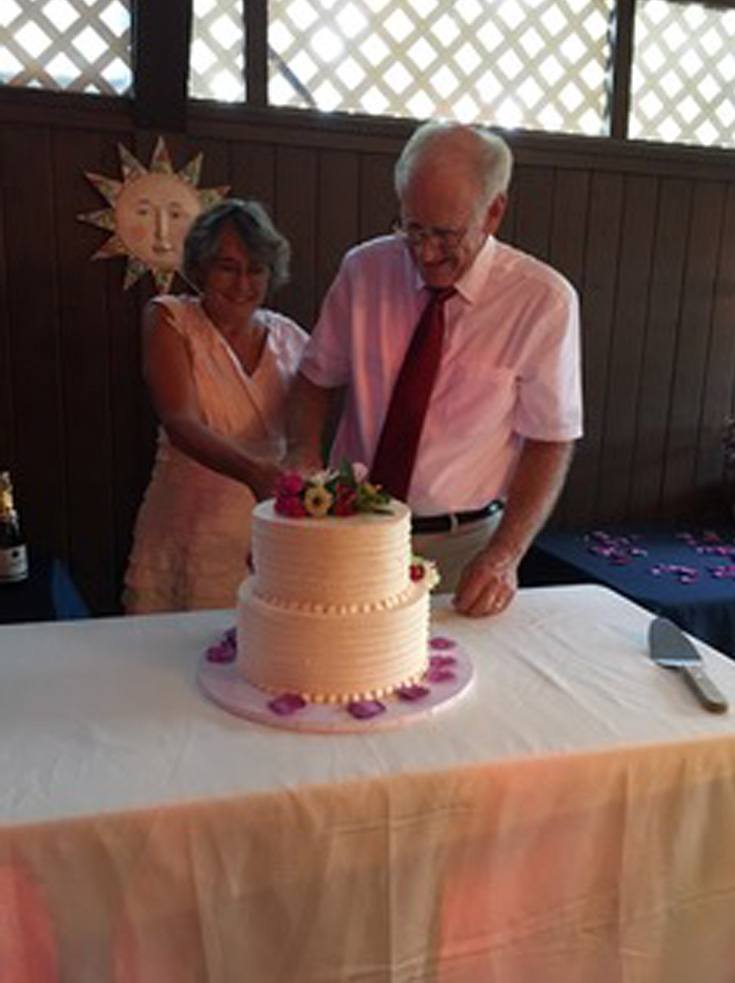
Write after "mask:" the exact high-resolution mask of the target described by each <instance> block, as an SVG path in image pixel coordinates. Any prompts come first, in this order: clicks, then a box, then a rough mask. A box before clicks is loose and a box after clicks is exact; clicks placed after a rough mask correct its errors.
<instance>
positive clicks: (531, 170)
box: [513, 166, 554, 260]
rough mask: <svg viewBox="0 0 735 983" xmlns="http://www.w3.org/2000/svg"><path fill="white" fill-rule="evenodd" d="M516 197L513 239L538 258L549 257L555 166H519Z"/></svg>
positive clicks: (514, 194) (514, 195)
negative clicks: (553, 167)
mask: <svg viewBox="0 0 735 983" xmlns="http://www.w3.org/2000/svg"><path fill="white" fill-rule="evenodd" d="M513 197H514V199H515V201H514V207H515V228H514V232H513V242H514V243H515V244H516V245H517V246H519V247H520V248H521V249H524V250H525V251H526V252H529V253H530V254H531V255H532V256H535V257H536V258H537V259H541V260H547V259H548V257H549V245H550V242H551V223H552V209H553V203H554V170H553V169H552V168H550V167H527V166H524V167H517V168H516V186H515V190H514V193H513Z"/></svg>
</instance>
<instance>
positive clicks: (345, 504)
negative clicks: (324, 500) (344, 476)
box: [332, 486, 357, 516]
mask: <svg viewBox="0 0 735 983" xmlns="http://www.w3.org/2000/svg"><path fill="white" fill-rule="evenodd" d="M356 501H357V494H356V493H355V492H354V491H353V490H352V489H351V488H344V487H342V488H340V487H339V486H338V487H337V495H336V498H335V499H334V506H333V508H332V511H333V512H334V514H335V515H343V516H344V515H354V514H355V512H356V511H357V510H356V509H355V502H356Z"/></svg>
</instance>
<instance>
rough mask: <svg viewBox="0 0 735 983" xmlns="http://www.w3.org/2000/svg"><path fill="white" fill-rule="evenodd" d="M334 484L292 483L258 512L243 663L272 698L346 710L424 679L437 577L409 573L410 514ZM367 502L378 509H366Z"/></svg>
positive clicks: (241, 597) (243, 621)
mask: <svg viewBox="0 0 735 983" xmlns="http://www.w3.org/2000/svg"><path fill="white" fill-rule="evenodd" d="M348 468H349V466H348ZM331 474H332V483H331V485H330V483H329V481H328V480H327V481H326V482H325V481H324V480H323V479H322V480H321V481H312V483H311V484H310V485H309V484H308V483H303V480H302V479H300V478H297V477H296V476H290V477H291V478H292V479H293V480H292V484H291V486H290V489H291V490H296V489H297V491H295V493H294V494H290V493H287V494H281V495H280V496H279V498H277V499H275V500H273V499H271V500H269V501H267V502H261V503H260V504H259V505H257V506H256V507H255V509H254V510H253V514H252V525H251V536H252V547H251V548H252V557H253V565H254V570H255V572H254V575H253V576H252V577H249V578H248V579H247V580H245V581H244V582H243V584H242V586H241V588H240V591H239V594H238V623H237V649H238V654H237V664H238V669H239V671H240V672H241V673H242V675H243V676H244V677H245V678H246V679H247V681H248V682H250V683H252V684H254V685H255V686H258V687H259V688H261V689H264V690H266V691H268V692H273V693H294V694H298V695H300V696H302V697H303V698H304V699H307V700H309V701H313V702H335V703H336V702H340V703H341V702H345V703H346V702H351V701H355V700H365V699H375V698H379V697H381V696H384V695H386V694H388V693H390V692H392V691H393V690H395V689H397V688H400V687H403V686H410V685H412V684H414V683H415V682H416V681H418V680H419V679H420V677H421V676H422V675H423V673H424V672H425V670H426V668H427V664H428V654H427V653H428V641H429V589H430V587H431V586H432V581H433V571H432V569H431V566H430V565H428V564H422V563H421V562H414V564H413V565H412V558H411V538H410V537H411V524H410V512H409V509H408V508H407V506H406V505H404V504H403V503H401V502H398V501H396V500H394V499H389V498H388V497H387V496H385V495H382V494H379V493H378V490H376V489H374V488H373V487H372V486H370V485H368V484H367V483H360V482H358V481H356V480H354V479H353V480H352V481H351V482H347V481H345V482H344V483H343V484H342V485H340V483H339V481H338V480H335V479H334V475H335V473H334V472H332V473H331ZM348 474H349V475H350V476H351V475H352V472H351V470H349V471H348ZM299 482H301V485H300V486H299ZM284 487H285V489H286V491H287V492H288V491H289V485H288V479H286V482H285V483H282V485H281V490H282V491H283V489H284ZM330 488H331V489H332V490H331V491H330V490H329V489H330ZM345 489H347V491H345ZM364 489H367V492H365V490H364ZM371 496H372V498H371ZM376 501H377V503H378V505H377V506H375V502H376ZM366 503H367V505H368V506H370V505H371V504H372V505H374V506H375V508H374V510H360V509H361V507H362V508H365V506H366Z"/></svg>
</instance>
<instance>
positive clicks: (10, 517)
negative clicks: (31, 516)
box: [0, 471, 28, 584]
mask: <svg viewBox="0 0 735 983" xmlns="http://www.w3.org/2000/svg"><path fill="white" fill-rule="evenodd" d="M27 576H28V552H27V550H26V544H25V541H24V539H23V534H22V532H21V529H20V522H19V521H18V513H17V512H16V510H15V504H14V502H13V485H12V483H11V481H10V474H9V472H7V471H0V584H12V583H17V582H18V581H21V580H25V579H26V577H27Z"/></svg>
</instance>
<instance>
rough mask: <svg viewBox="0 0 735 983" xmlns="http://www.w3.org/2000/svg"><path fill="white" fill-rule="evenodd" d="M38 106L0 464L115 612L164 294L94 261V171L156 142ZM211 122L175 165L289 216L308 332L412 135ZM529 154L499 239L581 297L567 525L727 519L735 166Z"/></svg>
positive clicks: (174, 149) (2, 258) (10, 183)
mask: <svg viewBox="0 0 735 983" xmlns="http://www.w3.org/2000/svg"><path fill="white" fill-rule="evenodd" d="M34 99H35V97H34ZM34 104H35V103H34ZM26 105H28V103H27V102H24V103H23V106H26ZM49 105H51V103H50V102H49ZM55 105H56V103H54V106H55ZM96 105H97V104H96V103H95V106H96ZM35 113H36V114H35V116H33V113H31V116H33V119H30V120H29V118H26V116H27V114H26V113H25V111H24V112H23V113H20V112H19V110H18V109H17V107H16V108H15V109H14V108H13V105H12V100H8V99H6V100H5V102H4V103H2V104H0V180H1V182H2V183H1V185H0V461H1V460H2V457H5V458H6V459H9V460H10V462H11V463H12V465H13V467H14V470H15V472H16V478H17V484H18V493H19V500H20V502H21V504H22V506H23V514H24V520H25V524H26V527H27V529H28V534H29V539H30V541H31V542H32V544H33V545H35V546H40V547H42V548H45V549H48V550H52V551H54V552H55V553H57V554H58V555H60V556H62V557H67V558H68V559H69V560H70V563H71V567H72V572H73V574H74V576H75V578H76V579H77V581H78V582H79V583H80V585H81V587H82V589H83V590H84V592H85V594H86V595H87V596H88V598H89V599H90V601H91V602H92V604H93V607H94V610H95V611H97V612H98V613H108V612H111V611H115V610H117V604H118V598H119V590H120V585H121V578H122V573H123V570H124V568H125V565H126V561H127V554H128V550H129V546H130V537H131V530H132V525H133V521H134V517H135V514H136V512H137V508H138V505H139V502H140V497H141V494H142V491H143V489H144V487H145V484H146V483H147V480H148V476H149V473H150V465H151V460H152V454H153V450H154V438H155V431H156V424H155V418H154V416H153V413H152V410H151V407H150V404H149V401H148V397H147V394H146V391H145V387H144V385H143V381H142V378H141V371H140V318H141V311H142V308H143V306H144V304H145V302H146V300H147V299H148V298H149V297H150V296H151V293H152V290H153V287H152V281H151V278H150V277H149V276H146V277H145V278H144V279H143V280H141V281H139V282H138V283H137V284H136V285H135V286H134V287H133V288H132V289H130V290H128V291H123V289H122V283H123V274H124V268H125V262H124V260H122V259H116V260H106V261H101V262H97V263H91V262H90V257H91V254H92V253H93V252H94V251H95V250H96V249H97V248H98V247H99V246H100V245H101V244H102V242H103V241H105V239H106V237H107V233H104V232H102V231H101V230H96V229H93V228H90V227H89V226H86V225H83V224H81V223H78V222H77V221H76V219H75V215H76V213H77V212H85V211H92V210H94V209H96V208H101V207H103V201H102V200H101V198H100V196H99V195H98V193H97V192H96V191H95V190H94V189H93V188H92V186H91V185H90V184H89V183H88V182H87V181H86V180H85V179H84V177H83V172H84V171H85V170H91V171H96V172H98V173H101V174H105V175H109V176H111V177H114V178H116V179H119V177H120V166H119V159H118V155H117V149H116V144H117V141H121V142H123V143H124V144H125V145H126V146H128V147H129V148H130V149H131V150H132V151H133V153H134V154H135V155H136V156H137V157H138V158H139V159H140V160H141V162H142V163H143V164H144V165H146V166H147V165H148V164H149V162H150V155H151V152H152V150H153V146H154V144H155V139H156V137H157V135H158V134H156V133H154V132H152V131H150V130H146V131H142V130H136V129H135V128H134V126H133V125H132V122H131V120H130V119H129V118H128V117H126V115H125V113H124V112H122V111H118V112H117V115H115V116H114V118H113V117H112V116H111V115H110V114H109V113H106V114H105V115H104V116H101V115H100V114H99V113H97V112H96V111H94V112H92V111H91V110H87V109H85V108H84V106H83V104H82V103H81V102H76V103H75V104H74V108H73V110H70V111H69V112H68V114H66V115H64V114H63V113H62V114H59V113H57V112H56V111H55V110H53V111H52V110H50V109H49V110H45V111H35ZM44 113H45V115H44ZM4 119H5V120H6V121H8V120H9V121H10V124H9V125H8V123H7V122H6V124H5V125H3V120H4ZM197 119H198V124H197V127H198V135H195V133H194V132H190V133H187V134H166V140H167V145H168V147H169V150H170V152H171V156H172V162H173V165H174V167H175V168H176V169H179V168H181V167H182V166H183V165H184V164H186V163H188V162H189V160H191V158H192V157H193V156H194V155H195V154H197V153H199V152H203V153H204V164H203V169H202V175H201V181H200V186H202V187H210V186H213V185H216V184H222V183H223V184H230V185H231V186H232V193H233V194H237V195H239V196H245V197H255V198H258V199H260V200H261V201H263V203H264V204H265V205H266V207H268V208H269V210H270V212H271V214H272V215H273V217H274V219H275V221H276V224H277V225H278V226H279V227H280V228H281V229H282V230H283V232H284V233H285V234H286V235H287V236H288V237H289V239H290V240H291V242H292V246H293V264H292V282H291V283H290V284H289V286H288V287H287V288H286V289H284V291H283V292H282V293H281V294H280V295H279V296H278V297H277V298H276V299H275V305H276V306H277V307H279V308H280V309H282V310H283V311H285V312H286V313H287V314H290V315H291V316H293V317H295V318H296V319H297V320H298V321H299V322H300V323H302V324H303V325H304V326H305V327H307V328H308V327H310V326H311V325H312V323H313V321H314V318H315V316H316V313H317V310H318V306H319V304H320V302H321V299H322V297H323V294H324V292H325V290H326V289H327V288H328V286H329V283H330V282H331V280H332V277H333V275H334V273H335V271H336V268H337V265H338V263H339V261H340V259H341V257H342V255H343V254H344V252H345V250H346V249H348V248H349V247H350V246H351V245H352V244H353V243H355V242H357V241H360V240H363V239H366V238H369V237H371V236H374V235H379V234H382V233H385V232H387V231H388V230H389V229H390V226H391V222H392V220H393V219H394V218H395V217H396V215H397V203H396V200H395V196H394V193H393V165H394V161H395V159H396V156H397V153H398V152H399V149H400V143H401V141H400V140H399V139H397V138H396V137H395V135H394V134H393V133H392V130H391V131H390V132H389V130H388V129H384V130H380V128H377V129H376V132H375V134H371V133H369V132H368V131H367V130H365V129H364V128H363V129H356V128H354V127H353V128H351V129H350V128H349V127H347V126H346V127H345V130H344V132H342V131H341V129H340V127H338V126H336V125H335V126H333V127H332V128H331V129H329V130H323V129H319V128H318V127H313V126H307V125H305V126H304V127H303V128H300V127H299V126H297V125H295V124H293V121H292V122H290V123H279V122H278V119H279V117H278V114H277V113H273V114H271V115H268V114H267V113H266V114H264V115H262V116H261V117H258V118H256V119H254V120H251V121H250V122H248V123H247V124H246V125H241V124H237V123H236V122H234V120H235V117H234V116H232V115H228V114H220V115H219V116H218V115H217V114H216V113H214V112H212V115H211V119H209V118H208V117H206V115H205V114H204V111H203V110H202V111H198V113H197ZM208 119H209V121H208ZM363 130H364V132H363ZM590 148H591V149H590ZM516 151H517V158H518V166H517V169H516V177H515V181H514V184H513V187H512V189H511V195H510V201H509V207H508V210H507V213H506V216H505V219H504V222H503V226H502V229H501V237H502V238H503V239H505V240H506V241H509V242H511V243H514V244H516V245H518V246H519V247H520V248H523V249H526V250H528V251H529V252H531V253H532V254H533V255H536V256H538V257H539V258H542V259H544V258H546V259H548V260H549V261H550V262H551V263H552V265H554V266H556V267H557V268H558V269H559V270H560V271H562V272H563V273H564V274H565V275H566V276H567V277H568V278H569V279H570V280H571V281H572V282H573V283H574V284H575V285H576V286H577V287H578V289H579V291H580V294H581V306H582V333H583V338H582V341H583V349H582V350H583V360H584V389H585V417H586V419H585V436H584V438H583V439H582V441H581V442H580V445H579V448H578V452H577V455H576V458H575V461H574V464H573V468H572V471H571V474H570V476H569V481H568V483H567V487H566V489H565V493H564V497H563V500H562V503H561V506H560V508H559V509H558V510H557V512H556V514H555V516H554V521H555V522H560V523H563V524H566V525H569V526H575V527H577V528H590V526H591V525H602V524H605V523H609V522H610V521H612V520H615V519H624V518H633V517H645V516H653V515H659V514H660V515H687V514H695V513H701V512H703V511H704V510H706V509H709V508H710V507H711V505H712V503H713V502H715V501H716V500H717V498H718V495H720V494H721V490H722V471H723V461H722V448H721V433H722V425H723V422H724V418H725V416H726V414H727V413H728V412H732V410H733V409H734V408H735V398H734V395H733V392H734V387H735V331H734V330H733V325H734V324H735V169H733V168H732V167H730V168H729V169H728V167H726V166H725V164H726V163H727V162H723V161H721V160H720V159H719V157H718V158H717V160H715V161H714V163H707V161H708V160H709V157H708V158H707V159H706V160H705V156H704V155H703V157H702V161H701V166H700V165H699V163H698V162H697V160H696V158H695V157H694V155H692V154H680V155H679V156H678V157H677V156H676V155H675V154H674V155H672V156H671V157H667V156H666V155H662V154H661V153H660V152H658V153H657V154H649V155H645V154H641V153H637V154H636V153H633V151H632V150H631V149H630V148H627V147H625V146H623V145H612V146H611V147H610V149H609V150H608V151H607V152H606V153H602V151H601V150H600V146H598V144H594V146H593V145H592V144H584V146H583V145H582V142H581V141H577V142H576V143H575V141H569V143H568V144H563V142H560V141H559V140H554V141H550V142H549V145H548V147H547V148H545V149H544V148H541V149H539V148H538V147H536V146H531V145H530V143H529V140H528V138H527V137H523V138H520V137H519V138H518V143H517V147H516ZM728 160H729V161H730V162H731V158H728ZM179 287H180V285H179V284H178V283H177V282H176V281H175V289H179Z"/></svg>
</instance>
